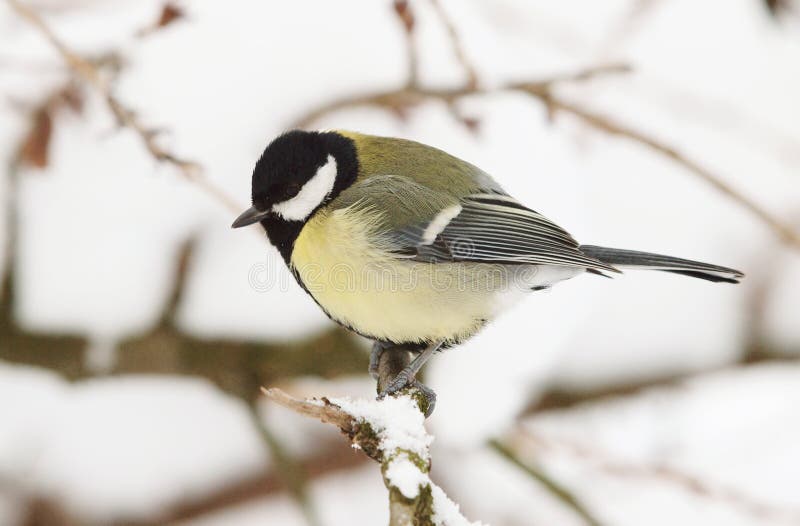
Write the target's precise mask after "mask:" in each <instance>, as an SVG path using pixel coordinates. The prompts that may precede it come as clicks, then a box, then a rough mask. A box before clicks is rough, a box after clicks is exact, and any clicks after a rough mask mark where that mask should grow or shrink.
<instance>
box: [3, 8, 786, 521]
mask: <svg viewBox="0 0 800 526" xmlns="http://www.w3.org/2000/svg"><path fill="white" fill-rule="evenodd" d="M440 3H441V7H442V9H443V10H444V11H445V12H446V13H447V15H448V17H449V18H450V19H451V20H452V23H453V25H454V27H455V30H456V32H457V34H458V35H459V37H460V40H461V42H462V44H463V48H464V54H465V55H466V57H467V58H468V60H469V62H470V63H472V64H473V65H474V67H475V70H476V72H477V75H478V80H479V82H480V85H481V86H485V87H487V88H490V89H491V88H494V87H497V86H501V85H503V84H504V83H508V82H516V81H521V80H540V79H547V78H551V77H555V76H559V75H563V74H569V73H573V72H576V71H580V70H583V69H585V68H587V67H591V66H596V65H602V64H610V63H625V64H629V65H630V66H631V67H632V72H630V73H627V74H614V75H600V76H598V77H596V78H594V79H592V80H588V81H575V82H564V83H559V84H558V85H557V87H556V88H555V89H556V90H557V91H556V93H558V95H559V96H560V97H563V98H564V99H565V100H568V101H571V102H573V103H574V104H576V105H579V106H580V107H582V108H586V109H587V110H591V111H592V112H594V113H598V114H600V115H603V116H606V117H608V118H611V119H613V120H614V121H615V122H619V123H622V124H624V125H625V126H627V127H630V128H631V129H634V130H637V131H638V132H641V133H643V134H645V135H647V136H649V137H652V138H654V139H656V140H658V141H660V142H662V143H663V144H665V145H667V146H670V147H673V148H675V149H676V150H677V151H679V152H681V153H682V154H684V155H686V157H688V158H689V159H691V160H693V161H695V162H697V163H698V164H699V165H700V166H702V167H703V168H705V169H707V170H709V171H710V172H712V173H713V174H715V175H716V176H717V177H719V178H720V179H722V180H723V181H725V182H726V183H728V184H729V185H731V186H732V187H734V188H735V189H737V190H739V191H740V192H741V193H742V194H744V195H746V196H747V197H748V199H751V200H752V201H754V202H756V203H758V204H760V205H761V206H763V207H764V208H765V209H766V210H768V211H769V212H770V213H771V214H773V215H774V216H775V217H778V218H780V219H781V220H782V221H784V222H786V223H788V224H790V225H792V226H793V228H794V229H795V231H800V99H798V94H800V7H797V5H796V4H795V5H794V7H793V6H792V5H791V3H787V5H786V6H784V2H762V1H760V0H703V1H696V0H647V1H643V0H607V1H604V2H592V1H589V0H569V1H561V2H549V1H545V0H536V1H531V0H491V1H489V0H462V1H455V0H448V1H445V0H441V2H440ZM775 3H778V4H780V5H779V6H778V8H776V9H777V11H776V13H771V12H770V11H769V9H768V7H767V4H770V5H773V4H775ZM26 5H28V6H31V8H32V9H34V10H35V11H36V12H37V13H40V14H41V15H42V16H43V17H44V20H45V22H46V23H47V25H48V26H49V27H50V28H51V29H52V30H53V31H54V32H55V34H56V35H57V36H58V37H59V38H60V39H61V40H62V41H63V42H64V43H66V44H67V45H68V46H69V47H70V48H71V49H72V50H74V51H75V52H76V53H78V54H80V55H81V56H83V57H85V58H87V59H91V60H93V61H95V65H96V67H97V70H98V71H100V72H101V74H102V75H103V78H105V79H108V80H109V82H110V85H111V86H112V89H113V92H114V94H115V96H116V97H117V98H118V99H119V100H120V101H122V102H123V103H124V104H125V105H126V106H127V107H128V108H130V109H131V110H133V111H135V116H136V118H137V119H138V120H139V121H140V122H142V123H143V124H144V125H145V126H147V127H148V128H152V129H155V130H158V131H159V132H160V133H159V135H158V136H157V141H158V143H159V144H160V145H162V146H163V147H164V148H167V149H168V150H169V151H171V152H174V153H175V154H176V155H179V156H181V157H183V158H186V159H190V160H192V161H194V162H196V163H198V164H199V165H200V166H201V167H202V169H203V172H202V173H203V176H204V177H205V178H206V179H208V180H209V181H211V182H212V183H213V184H214V185H216V186H217V187H219V188H221V189H223V190H224V191H225V192H226V193H227V194H229V195H230V196H232V197H233V199H234V200H235V201H237V202H239V203H240V204H241V207H242V209H243V208H244V207H245V205H246V204H247V202H248V199H249V185H250V173H251V169H252V166H253V164H254V161H255V160H256V159H257V157H258V155H259V154H260V153H261V151H262V149H263V148H264V146H265V145H266V143H267V142H268V141H269V140H270V139H271V138H272V137H274V136H275V135H276V134H278V133H280V132H281V131H283V130H285V129H286V128H288V127H290V126H291V125H292V123H293V122H295V121H296V120H297V119H299V118H300V117H301V116H302V115H303V114H305V113H306V112H309V111H311V110H313V109H314V108H315V107H318V106H320V105H323V104H326V103H328V102H331V101H333V100H336V99H339V98H341V97H347V96H352V95H358V94H362V93H369V92H374V91H381V90H391V89H395V88H399V87H401V86H403V84H404V83H405V82H406V75H407V70H408V60H409V55H408V52H407V45H406V34H405V31H404V28H403V25H402V24H401V22H400V21H399V19H398V17H397V15H396V13H395V11H394V9H393V6H392V2H391V0H381V1H369V2H368V1H363V0H362V1H356V0H347V1H337V2H331V1H323V0H297V1H293V2H278V1H269V2H246V1H241V0H229V1H227V2H219V1H212V0H193V1H186V2H184V3H180V4H177V5H176V8H177V12H178V13H179V15H178V16H177V17H176V18H175V19H174V20H172V21H171V23H168V24H162V25H163V27H159V24H158V23H157V21H158V20H159V17H160V16H162V15H163V14H164V9H165V5H164V3H163V1H160V0H138V1H134V0H30V1H29V2H27V4H26ZM411 9H412V10H413V13H414V16H415V21H416V22H415V25H414V35H413V37H414V39H415V42H416V45H417V49H418V52H419V65H418V66H419V67H418V71H419V82H420V83H421V84H422V85H424V86H428V87H447V86H458V85H461V84H463V83H464V81H465V73H464V70H463V68H461V67H460V64H459V61H458V60H456V56H455V55H454V52H453V48H452V46H451V41H450V39H449V37H448V33H447V30H446V28H445V26H443V24H442V21H441V19H440V17H439V16H438V15H437V13H436V11H435V9H434V8H433V7H432V4H431V3H429V2H428V1H427V0H419V1H416V2H412V3H411ZM162 22H163V19H162ZM72 82H75V83H76V84H77V87H72V88H68V89H67V92H66V93H68V94H69V97H68V98H69V99H70V100H72V99H75V98H77V99H80V104H73V105H72V106H75V107H74V108H73V107H72V106H71V105H70V104H68V103H65V102H64V93H65V91H64V90H65V87H68V86H70V83H72ZM454 111H455V113H457V114H458V115H460V116H461V117H462V118H463V117H466V118H468V119H469V120H470V121H475V122H477V126H476V127H474V129H471V128H470V127H469V126H465V125H464V123H463V122H460V120H459V119H457V118H455V117H454ZM313 127H318V128H346V129H354V130H359V131H362V132H367V133H376V134H384V135H394V136H402V137H407V138H411V139H415V140H419V141H422V142H426V143H429V144H432V145H435V146H437V147H440V148H443V149H445V150H447V151H449V152H451V153H453V154H455V155H458V156H460V157H462V158H464V159H467V160H469V161H471V162H473V163H474V164H477V165H479V166H481V167H482V168H484V169H485V170H487V171H488V172H490V173H492V174H493V175H494V176H495V177H496V178H497V179H498V180H499V181H500V182H501V183H502V184H503V185H504V186H505V187H506V189H508V190H509V191H510V192H511V193H512V194H514V195H515V196H516V197H518V198H519V199H520V200H522V201H523V202H525V203H526V204H528V205H529V206H531V207H532V208H534V209H536V210H538V211H540V212H542V213H544V214H545V215H546V216H548V217H550V218H552V219H554V220H555V221H557V222H558V223H559V224H561V225H562V226H564V227H565V228H566V229H567V230H569V231H570V232H571V233H572V234H573V235H574V236H575V237H576V238H577V239H578V240H580V241H582V242H585V243H593V244H603V245H609V246H619V247H625V248H633V249H640V250H649V251H657V252H663V253H667V254H673V255H677V256H683V257H689V258H694V259H700V260H704V261H709V262H713V263H718V264H722V265H726V266H730V267H734V268H738V269H741V270H742V271H744V272H745V273H746V274H747V278H746V279H745V280H744V282H743V283H742V284H741V285H738V286H730V285H725V284H721V285H715V284H711V283H707V282H703V281H699V280H690V279H685V278H681V277H679V276H673V275H667V274H659V273H635V272H630V273H627V274H625V275H624V276H620V277H618V278H616V279H613V280H605V279H600V278H597V277H593V276H585V277H580V278H577V279H574V280H571V281H570V282H567V283H564V284H562V285H560V286H558V287H556V288H555V289H554V290H552V291H550V292H547V293H542V294H537V295H535V296H533V297H530V298H529V299H528V300H527V301H525V302H524V303H523V304H521V305H519V306H518V307H517V308H515V309H514V310H513V311H511V312H509V313H508V314H506V315H505V316H503V317H502V318H501V319H499V320H497V322H496V323H494V324H492V325H491V326H490V327H488V328H487V329H486V330H485V331H483V332H482V333H481V334H480V335H479V336H477V337H476V338H474V339H473V340H472V341H470V342H468V343H467V344H465V345H463V346H462V347H460V348H457V349H455V350H452V351H449V352H447V353H445V354H443V355H440V356H437V357H435V358H434V359H433V360H432V361H431V362H430V364H429V366H428V367H427V371H426V380H427V381H426V383H427V384H429V385H430V386H431V387H433V388H434V389H435V390H436V391H437V393H438V395H439V402H438V406H437V409H436V412H435V414H434V415H433V417H432V418H431V419H430V421H429V429H430V430H431V432H432V433H433V434H434V435H435V436H436V442H435V444H434V449H433V470H432V477H433V479H434V480H435V481H436V482H437V483H438V484H439V485H440V486H442V487H443V488H444V489H445V491H446V492H447V493H448V494H449V495H450V497H451V498H453V499H454V500H455V501H456V502H458V503H460V505H461V508H462V510H463V511H464V513H465V514H466V515H467V516H468V517H469V518H471V519H473V520H478V519H479V520H482V521H484V522H487V523H490V524H493V525H495V526H500V525H508V526H517V525H530V524H540V525H567V526H568V525H573V524H575V525H579V524H586V523H587V521H588V519H587V518H586V517H581V516H580V515H579V514H577V513H576V512H575V511H574V510H573V509H570V508H569V507H568V506H566V505H565V504H564V502H563V501H562V500H560V499H559V498H557V497H556V496H555V494H554V493H553V492H552V491H549V490H548V489H547V488H546V486H544V485H542V484H541V483H540V482H539V481H537V479H536V478H535V477H532V476H531V473H530V472H529V471H530V470H526V469H523V468H521V467H520V465H517V464H515V463H514V462H510V461H509V460H508V459H507V458H505V457H504V456H503V455H501V454H499V451H498V447H497V444H500V443H502V444H503V448H505V449H507V450H512V451H513V452H514V455H515V458H516V460H517V461H518V462H519V463H520V464H522V465H525V466H527V467H529V468H531V469H533V470H534V471H535V472H536V473H546V474H547V476H548V477H550V478H552V479H553V480H555V481H557V483H558V484H559V485H560V486H562V487H563V488H565V489H566V490H567V491H569V492H570V493H571V494H572V495H573V496H574V497H575V498H576V499H577V500H578V501H579V502H580V503H581V504H582V506H583V507H584V508H585V509H586V510H588V512H589V513H590V514H591V516H592V517H593V519H591V520H594V521H596V523H597V524H603V525H613V526H626V525H641V524H648V525H672V524H703V525H726V526H727V525H756V524H758V525H761V524H800V246H794V247H792V246H790V245H788V244H785V243H781V240H780V239H779V237H778V236H777V235H776V234H775V232H774V231H773V230H772V229H770V228H768V227H766V226H765V224H764V222H763V221H760V220H759V219H758V218H756V217H755V216H754V215H753V214H752V213H751V212H749V211H748V210H746V209H745V208H744V207H743V206H741V204H739V203H736V202H735V201H733V200H732V199H730V198H729V197H728V196H726V195H724V194H723V193H720V192H719V191H717V190H716V189H715V188H713V187H712V186H710V185H709V184H707V183H706V182H704V181H703V180H701V179H700V178H698V177H697V176H696V174H694V173H693V172H691V171H689V170H687V169H685V168H684V167H681V166H679V165H678V164H676V163H675V162H673V161H672V160H670V159H668V158H667V157H665V156H663V155H661V154H659V153H657V152H655V151H653V150H652V149H651V148H648V147H645V146H642V145H641V144H637V143H635V142H633V141H630V140H626V139H624V138H619V137H613V136H611V135H609V134H607V133H605V132H603V131H600V130H597V129H594V128H592V127H590V126H587V125H586V124H585V123H583V122H581V121H580V120H579V119H576V118H574V117H571V116H569V115H562V114H560V113H559V114H557V115H555V118H554V119H551V118H549V115H548V112H547V110H546V108H545V107H544V106H543V105H542V104H541V102H540V101H538V100H536V99H534V98H530V97H526V96H524V95H521V94H518V93H508V92H499V91H498V92H493V93H489V94H486V95H480V96H472V97H468V98H465V99H463V100H461V101H459V103H458V104H457V108H455V109H454V108H450V107H448V106H447V105H446V104H444V103H443V102H441V101H436V100H432V101H429V102H425V103H423V104H420V105H418V106H415V107H413V108H410V109H408V110H407V111H404V112H403V113H402V115H398V114H397V113H396V112H392V111H387V110H386V109H384V108H374V107H372V108H367V107H359V108H352V109H346V110H343V111H335V112H331V113H328V114H326V115H324V116H322V117H321V118H319V119H318V120H316V121H315V122H314V123H313ZM20 152H22V153H20ZM0 157H2V165H1V166H2V168H0V174H2V176H3V177H2V180H1V181H0V196H2V198H3V203H4V204H3V205H2V206H3V212H4V214H3V217H2V239H3V240H4V241H5V244H4V247H5V248H4V249H3V250H4V252H3V256H4V261H5V263H4V264H3V266H4V272H5V276H6V277H7V278H8V279H7V280H6V283H7V286H6V287H4V295H3V299H2V304H1V305H2V309H3V310H2V311H1V312H0V524H4V525H5V524H8V525H10V526H11V525H17V524H26V525H48V526H49V525H57V526H58V525H106V524H128V525H133V524H136V525H150V524H182V525H184V526H189V525H191V526H200V525H204V526H205V525H218V524H224V525H232V526H250V525H273V524H275V525H282V526H293V525H309V524H310V525H316V524H319V525H325V526H336V525H349V524H382V523H385V521H386V518H387V517H388V510H387V499H386V490H385V489H384V487H383V485H382V481H381V478H380V473H379V472H378V470H377V469H376V467H375V466H374V465H372V464H370V463H368V461H366V460H364V459H363V458H362V456H360V454H359V453H357V452H353V451H351V450H349V449H348V448H347V447H346V445H345V443H344V442H345V441H344V440H343V439H342V438H341V437H340V436H338V434H337V433H336V432H335V431H333V430H331V429H327V428H325V426H323V425H321V424H318V423H316V422H310V421H307V420H304V419H302V418H301V417H298V416H296V415H294V414H292V413H290V412H288V411H285V410H283V409H280V408H277V407H273V406H271V405H269V404H265V403H263V402H262V401H260V400H259V398H258V396H257V394H256V393H257V388H258V386H259V385H262V384H270V385H281V386H282V387H283V388H285V389H286V390H287V391H289V392H291V393H293V394H295V395H298V396H299V395H309V396H311V395H329V396H344V395H347V396H372V393H373V389H374V387H373V385H372V384H371V381H370V380H369V379H368V377H367V375H366V373H365V372H366V365H367V353H366V350H367V349H368V344H367V343H366V342H363V341H360V340H358V339H357V338H353V337H349V336H347V335H345V334H343V333H342V332H341V331H340V330H338V329H337V328H335V327H334V326H333V325H332V323H331V322H329V321H328V320H327V319H326V318H325V317H324V316H323V315H322V314H321V313H320V312H319V310H318V308H317V307H316V305H315V304H314V303H313V302H312V301H311V300H310V299H309V298H308V297H306V296H305V294H304V293H303V292H302V291H301V290H300V289H299V287H298V286H297V285H296V284H295V283H294V282H293V281H292V280H291V278H290V277H289V275H288V273H287V272H286V271H285V270H284V269H283V266H282V263H281V262H280V261H279V259H278V257H277V255H276V253H275V252H274V251H273V250H272V249H271V248H269V247H268V245H267V243H266V240H265V239H264V237H263V236H262V235H257V233H256V230H255V229H252V230H249V231H231V230H230V228H229V225H230V223H231V221H232V219H233V218H234V217H235V213H234V212H233V211H231V210H230V209H228V208H227V207H226V206H224V205H222V204H221V203H220V201H219V200H218V199H214V198H213V197H211V196H209V195H208V194H207V193H205V192H203V191H202V189H201V188H200V187H199V186H198V185H197V184H194V183H192V182H191V181H188V180H187V179H186V178H185V177H183V176H182V175H181V173H180V171H179V170H177V169H176V168H175V167H173V166H171V165H169V164H168V163H159V162H157V161H156V160H154V159H153V157H152V156H150V155H149V154H148V152H147V151H146V149H145V148H144V147H143V144H142V141H141V140H140V137H139V136H137V135H136V134H135V133H134V132H133V131H131V130H130V129H129V128H124V127H123V128H120V127H119V126H118V125H117V122H116V121H115V118H114V116H113V115H112V114H111V113H110V112H109V109H108V106H107V104H106V101H105V100H104V99H103V98H102V97H100V96H98V94H97V92H96V91H93V90H92V89H91V88H88V87H87V86H86V85H85V84H84V83H81V82H80V81H75V79H74V77H72V76H71V75H70V73H69V70H68V69H67V68H66V67H65V64H64V61H63V60H62V58H61V57H60V56H59V55H58V54H57V53H56V52H55V51H54V49H53V47H52V46H51V45H50V44H49V43H48V42H47V41H46V40H45V39H44V38H43V36H42V34H41V33H40V32H38V31H37V30H36V29H34V28H33V27H32V26H31V24H30V23H29V22H27V21H25V20H24V19H23V18H21V17H20V16H18V14H17V13H15V12H14V11H13V10H12V9H11V7H10V6H9V4H8V3H6V2H5V1H3V2H0ZM181 262H182V263H181Z"/></svg>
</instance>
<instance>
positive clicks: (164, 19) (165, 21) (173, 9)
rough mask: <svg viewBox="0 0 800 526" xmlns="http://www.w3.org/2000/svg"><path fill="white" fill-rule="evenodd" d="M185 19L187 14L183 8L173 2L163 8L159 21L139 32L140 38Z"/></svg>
mask: <svg viewBox="0 0 800 526" xmlns="http://www.w3.org/2000/svg"><path fill="white" fill-rule="evenodd" d="M183 18H186V12H185V11H184V10H183V8H182V7H180V6H178V5H177V4H175V3H173V2H167V3H165V4H164V6H163V7H162V8H161V13H160V14H159V15H158V19H157V20H156V21H155V23H154V24H153V25H152V26H150V27H146V28H144V29H142V30H141V31H139V33H138V35H139V36H140V37H143V36H146V35H149V34H150V33H153V32H155V31H158V30H159V29H162V28H164V27H167V26H168V25H170V24H172V23H173V22H176V21H178V20H181V19H183Z"/></svg>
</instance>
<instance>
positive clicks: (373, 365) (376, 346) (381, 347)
mask: <svg viewBox="0 0 800 526" xmlns="http://www.w3.org/2000/svg"><path fill="white" fill-rule="evenodd" d="M390 347H391V344H389V343H386V342H381V341H378V340H375V341H374V342H372V351H370V353H369V374H370V376H372V377H373V378H374V379H375V380H380V377H381V373H380V363H381V355H382V354H383V353H384V351H386V350H387V349H389V348H390Z"/></svg>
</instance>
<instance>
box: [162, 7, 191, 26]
mask: <svg viewBox="0 0 800 526" xmlns="http://www.w3.org/2000/svg"><path fill="white" fill-rule="evenodd" d="M185 15H186V13H184V11H183V9H182V8H180V7H178V6H177V5H175V4H173V3H172V2H167V3H166V4H164V7H163V8H162V9H161V16H160V17H159V18H158V22H156V26H155V27H166V26H168V25H170V24H171V23H173V22H175V21H176V20H180V19H181V18H183V17H184V16H185Z"/></svg>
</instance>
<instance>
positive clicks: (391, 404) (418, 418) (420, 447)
mask: <svg viewBox="0 0 800 526" xmlns="http://www.w3.org/2000/svg"><path fill="white" fill-rule="evenodd" d="M330 401H331V403H333V404H336V405H338V406H339V407H341V408H342V409H343V410H344V411H345V412H347V413H349V414H351V415H353V416H354V417H355V418H356V419H357V420H359V421H361V422H366V423H368V424H369V425H370V427H372V430H373V431H374V432H375V434H376V435H377V436H378V438H379V439H380V448H381V449H382V450H383V451H395V450H405V451H408V452H411V453H414V454H416V455H419V456H420V457H421V458H422V459H423V460H425V459H427V458H428V448H429V447H430V445H431V443H433V437H432V436H431V435H430V434H428V433H427V432H426V431H425V416H424V415H423V414H422V413H421V412H420V410H419V407H418V406H417V403H416V402H415V401H414V400H412V399H411V398H409V397H407V396H400V397H397V398H394V397H386V398H384V399H382V400H369V399H363V398H358V399H350V398H331V399H330Z"/></svg>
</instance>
